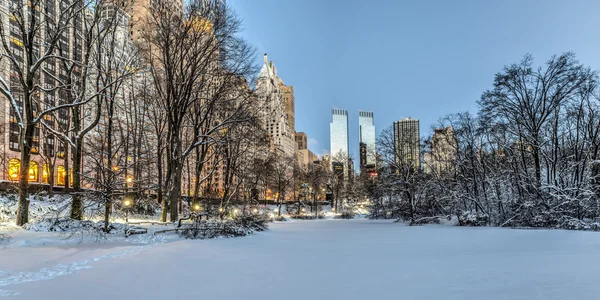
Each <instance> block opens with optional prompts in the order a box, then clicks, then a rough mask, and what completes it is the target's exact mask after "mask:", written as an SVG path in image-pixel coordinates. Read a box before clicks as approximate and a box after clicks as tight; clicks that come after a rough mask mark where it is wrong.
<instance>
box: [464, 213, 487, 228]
mask: <svg viewBox="0 0 600 300" xmlns="http://www.w3.org/2000/svg"><path fill="white" fill-rule="evenodd" d="M489 222H490V217H489V216H488V215H487V214H484V213H478V212H472V211H463V212H461V213H460V214H459V215H458V226H487V225H488V224H489Z"/></svg>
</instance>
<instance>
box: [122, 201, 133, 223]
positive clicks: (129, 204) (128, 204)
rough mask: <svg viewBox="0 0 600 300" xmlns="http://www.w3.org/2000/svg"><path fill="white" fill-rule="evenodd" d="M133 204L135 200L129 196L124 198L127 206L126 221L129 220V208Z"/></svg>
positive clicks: (124, 203)
mask: <svg viewBox="0 0 600 300" xmlns="http://www.w3.org/2000/svg"><path fill="white" fill-rule="evenodd" d="M132 204H133V201H132V200H131V199H129V196H127V197H125V199H124V200H123V206H124V207H125V223H128V222H129V208H130V207H131V205H132Z"/></svg>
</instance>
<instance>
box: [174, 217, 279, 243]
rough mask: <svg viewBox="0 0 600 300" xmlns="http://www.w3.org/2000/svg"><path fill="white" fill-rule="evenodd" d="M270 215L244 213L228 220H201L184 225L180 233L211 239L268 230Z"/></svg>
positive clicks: (185, 236)
mask: <svg viewBox="0 0 600 300" xmlns="http://www.w3.org/2000/svg"><path fill="white" fill-rule="evenodd" d="M268 222H269V216H268V215H266V214H258V215H243V216H239V217H237V218H234V219H226V220H204V219H202V220H200V219H196V220H195V221H194V222H193V223H192V224H189V225H184V226H185V227H183V228H182V230H181V231H180V235H181V236H182V237H184V238H187V239H210V238H216V237H240V236H247V235H251V234H254V233H255V232H260V231H264V230H267V223H268Z"/></svg>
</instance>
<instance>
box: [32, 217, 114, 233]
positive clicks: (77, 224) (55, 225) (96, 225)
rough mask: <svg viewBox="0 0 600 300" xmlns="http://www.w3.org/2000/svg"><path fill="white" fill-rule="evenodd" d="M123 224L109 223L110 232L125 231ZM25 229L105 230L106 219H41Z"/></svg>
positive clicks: (40, 230) (46, 230)
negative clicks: (97, 220)
mask: <svg viewBox="0 0 600 300" xmlns="http://www.w3.org/2000/svg"><path fill="white" fill-rule="evenodd" d="M124 226H125V225H123V224H118V223H111V224H109V226H108V228H109V232H111V233H115V232H123V230H124ZM24 227H25V229H27V230H30V231H38V232H97V231H103V230H104V221H99V222H92V221H79V220H74V219H71V218H51V219H41V220H38V221H33V222H29V223H27V224H25V226H24Z"/></svg>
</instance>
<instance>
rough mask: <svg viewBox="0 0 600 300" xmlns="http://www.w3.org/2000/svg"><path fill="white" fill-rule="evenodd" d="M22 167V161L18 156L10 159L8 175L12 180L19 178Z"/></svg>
mask: <svg viewBox="0 0 600 300" xmlns="http://www.w3.org/2000/svg"><path fill="white" fill-rule="evenodd" d="M20 169H21V161H20V160H18V159H16V158H11V159H10V160H9V161H8V177H10V180H19V170H20Z"/></svg>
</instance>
